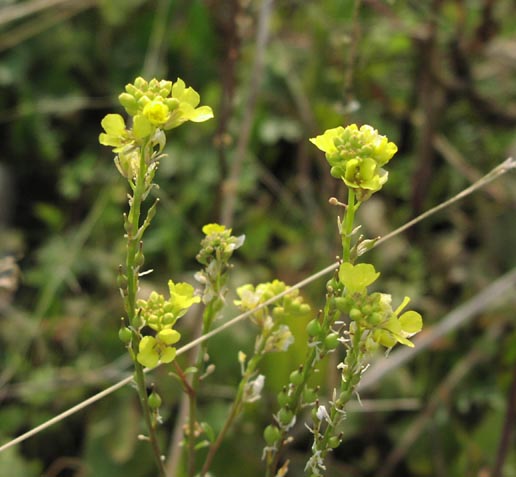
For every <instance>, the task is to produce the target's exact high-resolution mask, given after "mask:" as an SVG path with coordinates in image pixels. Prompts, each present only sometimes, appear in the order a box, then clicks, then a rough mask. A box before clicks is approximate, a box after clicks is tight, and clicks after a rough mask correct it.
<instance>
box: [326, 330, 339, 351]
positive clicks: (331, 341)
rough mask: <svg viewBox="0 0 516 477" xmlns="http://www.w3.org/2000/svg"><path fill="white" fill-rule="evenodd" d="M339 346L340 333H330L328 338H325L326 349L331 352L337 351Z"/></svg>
mask: <svg viewBox="0 0 516 477" xmlns="http://www.w3.org/2000/svg"><path fill="white" fill-rule="evenodd" d="M338 344H339V334H338V333H330V334H329V335H328V336H327V337H326V338H324V346H325V347H326V349H328V350H331V349H335V348H336V347H337V346H338Z"/></svg>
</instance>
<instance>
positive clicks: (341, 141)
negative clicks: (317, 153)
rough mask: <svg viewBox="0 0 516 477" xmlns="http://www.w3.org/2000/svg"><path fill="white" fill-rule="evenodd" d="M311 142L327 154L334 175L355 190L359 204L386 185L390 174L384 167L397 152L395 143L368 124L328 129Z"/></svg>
mask: <svg viewBox="0 0 516 477" xmlns="http://www.w3.org/2000/svg"><path fill="white" fill-rule="evenodd" d="M310 141H311V142H312V143H313V144H315V145H316V146H317V147H318V148H319V149H320V150H321V151H323V152H325V154H326V160H327V161H328V163H329V164H330V166H331V170H330V173H331V175H332V176H333V177H336V178H339V179H342V180H343V181H344V182H345V183H346V185H347V186H348V187H350V188H351V189H353V190H355V192H356V194H357V198H358V200H360V201H364V200H366V199H368V198H369V197H370V196H371V195H372V194H373V193H374V192H377V191H379V190H380V189H381V188H382V186H383V184H385V182H386V181H387V176H388V173H387V171H386V170H384V169H383V168H382V167H383V166H384V165H385V164H387V163H388V162H389V161H390V160H391V158H392V156H394V154H395V153H396V151H397V150H398V148H397V147H396V144H394V143H393V142H389V141H388V139H387V138H386V137H385V136H381V135H380V134H378V131H377V130H376V129H374V128H373V127H371V126H368V125H363V126H361V127H360V128H358V126H357V125H356V124H351V125H350V126H347V127H346V128H343V127H342V126H339V127H337V128H333V129H328V130H327V131H325V132H324V134H322V135H320V136H317V137H315V138H312V139H310Z"/></svg>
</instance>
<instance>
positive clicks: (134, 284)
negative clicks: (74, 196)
mask: <svg viewBox="0 0 516 477" xmlns="http://www.w3.org/2000/svg"><path fill="white" fill-rule="evenodd" d="M149 154H150V150H149V147H148V143H147V142H145V143H144V144H143V145H142V146H141V150H140V167H139V171H138V177H137V178H136V184H135V187H134V192H133V196H132V197H131V198H130V200H129V204H130V205H129V215H128V216H127V218H126V220H125V221H126V224H125V228H126V233H127V256H126V274H127V298H126V304H125V305H126V312H127V317H128V320H129V323H130V324H131V325H132V327H133V339H132V343H131V348H132V350H131V351H132V353H131V355H132V356H133V362H134V380H135V382H136V389H137V391H138V396H139V398H140V404H141V408H142V411H143V416H144V419H145V424H146V426H147V431H148V433H149V436H148V437H149V442H150V444H151V448H152V451H153V455H154V460H155V461H156V466H157V468H158V471H159V475H160V476H161V477H166V475H167V474H166V471H165V467H164V463H163V459H162V457H161V451H160V448H159V443H158V438H157V435H156V429H155V426H154V425H153V422H152V415H151V410H150V408H149V403H148V397H147V387H146V384H145V374H144V370H143V366H142V365H141V364H140V363H139V362H138V360H137V359H136V356H137V354H138V345H139V342H140V335H139V331H137V330H138V329H139V323H138V312H137V309H136V308H137V307H136V293H137V291H138V284H139V277H138V272H139V265H138V264H137V263H136V256H137V254H138V252H139V249H140V247H141V237H139V233H138V231H139V227H140V214H141V205H142V202H143V197H144V194H145V187H146V185H145V178H146V173H147V162H148V161H147V158H148V157H147V156H148V155H149Z"/></svg>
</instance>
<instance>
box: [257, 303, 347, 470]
mask: <svg viewBox="0 0 516 477" xmlns="http://www.w3.org/2000/svg"><path fill="white" fill-rule="evenodd" d="M323 313H324V314H323V322H322V326H323V328H324V329H327V330H329V329H330V328H331V326H332V324H333V323H334V321H335V319H336V318H337V316H338V315H337V314H336V312H335V310H334V309H333V308H332V306H331V300H329V299H327V300H326V303H325V305H324V312H323ZM317 362H318V359H317V351H316V349H315V347H312V348H310V350H309V352H308V354H307V356H306V359H305V362H304V363H303V371H302V381H301V384H299V385H298V386H296V389H295V391H294V394H293V396H292V400H291V403H292V409H291V410H292V412H293V413H294V415H296V416H297V415H298V414H299V411H300V410H301V404H302V402H301V400H302V394H303V391H304V389H305V388H306V386H307V384H308V380H309V379H310V377H311V376H312V375H313V373H314V371H315V369H316V368H317ZM287 433H288V432H287V431H286V430H284V429H282V430H281V438H280V439H279V440H278V446H277V448H275V449H274V451H272V452H270V453H269V454H268V455H267V468H266V473H265V476H266V477H273V476H274V475H276V469H277V467H278V463H279V458H280V451H281V449H282V448H283V445H284V444H283V443H284V442H285V439H286V437H287Z"/></svg>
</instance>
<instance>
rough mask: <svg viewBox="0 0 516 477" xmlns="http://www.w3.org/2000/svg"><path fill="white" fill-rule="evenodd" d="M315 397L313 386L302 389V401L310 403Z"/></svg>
mask: <svg viewBox="0 0 516 477" xmlns="http://www.w3.org/2000/svg"><path fill="white" fill-rule="evenodd" d="M316 399H317V393H316V392H315V389H314V388H310V387H308V386H307V387H306V388H305V389H303V402H305V403H307V404H310V403H312V402H314V401H315V400H316Z"/></svg>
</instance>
